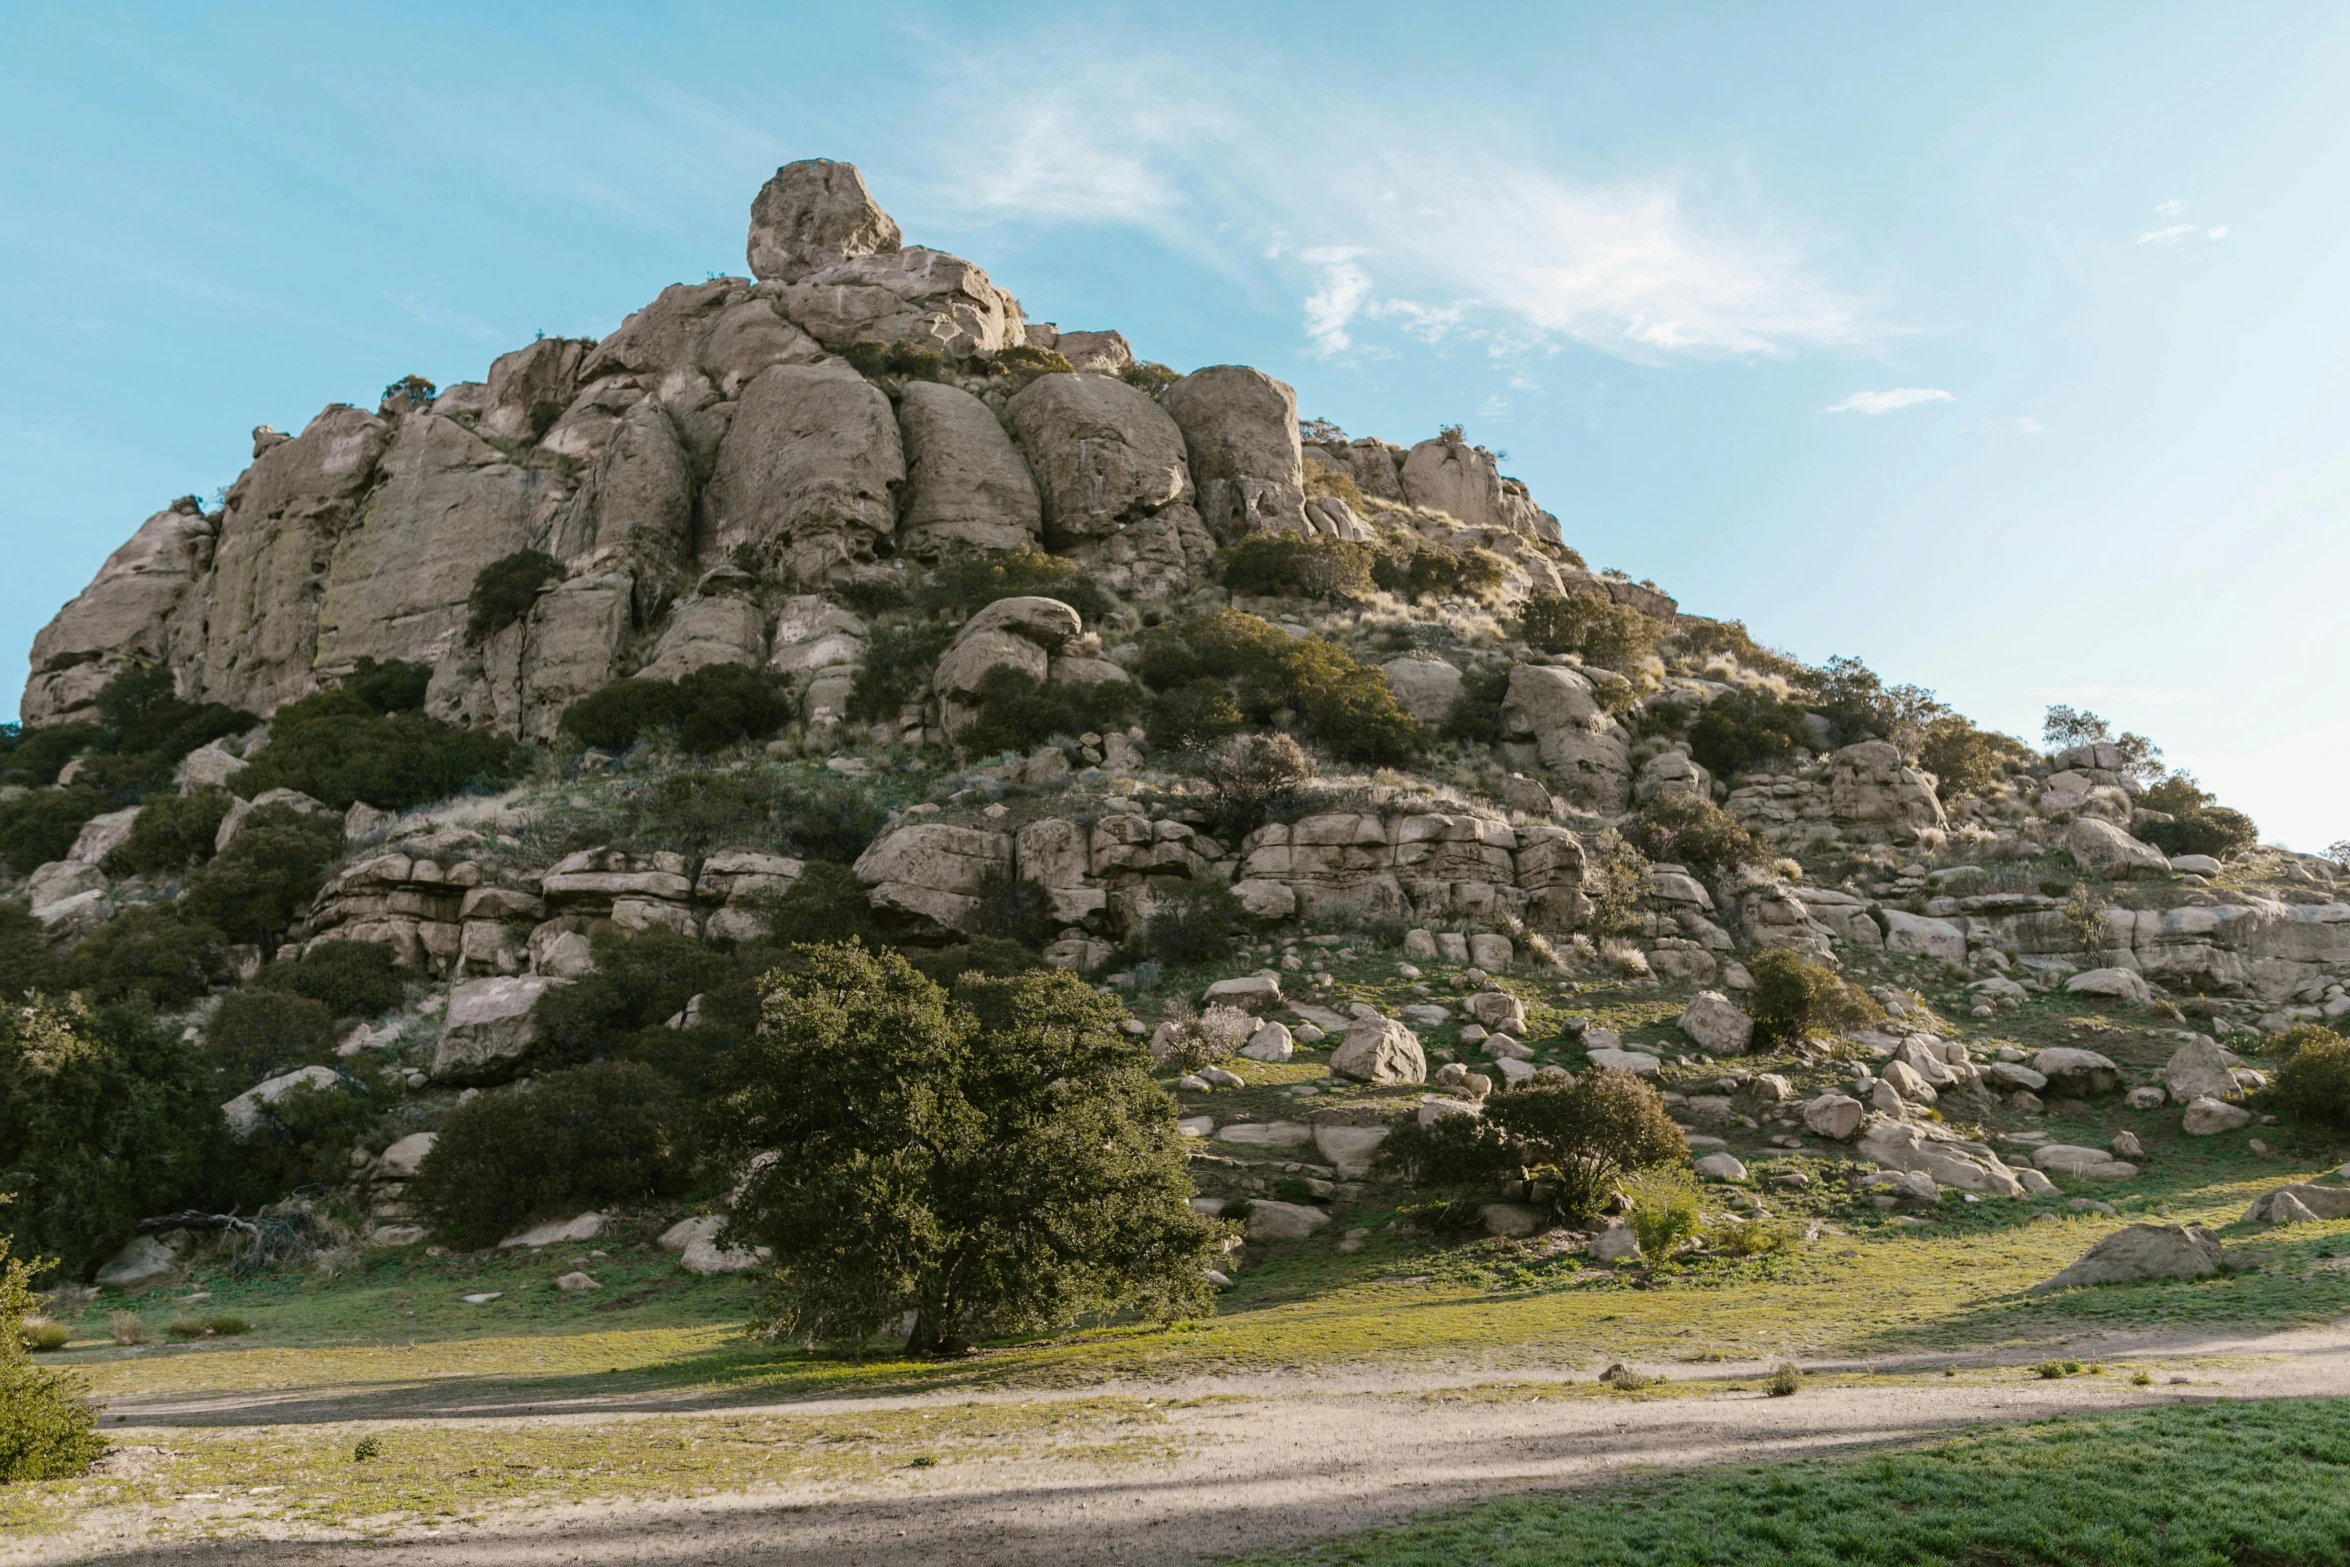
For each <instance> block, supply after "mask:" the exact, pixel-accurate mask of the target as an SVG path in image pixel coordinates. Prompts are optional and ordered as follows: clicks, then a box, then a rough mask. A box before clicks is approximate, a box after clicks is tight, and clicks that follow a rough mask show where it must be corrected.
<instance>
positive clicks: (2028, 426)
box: [1958, 414, 2048, 435]
mask: <svg viewBox="0 0 2350 1567" xmlns="http://www.w3.org/2000/svg"><path fill="white" fill-rule="evenodd" d="M1958 433H1959V434H1961V435H2046V434H2047V433H2048V426H2046V425H2044V424H2042V423H2041V422H2040V421H2039V420H2037V419H2035V418H2033V417H2032V416H2031V415H2030V414H2017V415H2014V416H2013V417H2011V418H2004V419H1969V420H1968V421H1967V422H1966V423H1964V424H1962V425H1960V426H1959V427H1958Z"/></svg>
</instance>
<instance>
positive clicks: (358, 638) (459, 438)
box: [317, 413, 554, 669]
mask: <svg viewBox="0 0 2350 1567" xmlns="http://www.w3.org/2000/svg"><path fill="white" fill-rule="evenodd" d="M380 477H381V480H382V482H381V483H380V484H379V485H378V486H377V488H376V490H375V492H374V494H373V495H372V496H371V497H370V498H369V501H368V507H367V523H366V526H364V527H360V528H354V529H352V530H350V531H349V532H347V533H345V534H343V535H342V537H341V538H340V539H338V540H337V541H336V544H335V548H334V554H333V557H332V558H331V560H330V562H329V564H328V566H327V572H326V590H325V593H324V595H323V596H322V598H321V599H320V601H319V605H318V619H317V625H318V653H317V658H318V663H319V664H320V666H321V667H324V668H332V669H348V668H350V667H351V666H352V665H353V664H355V663H357V662H358V661H359V660H360V659H362V658H373V659H376V660H377V661H379V662H390V661H392V660H395V659H403V660H408V661H411V662H414V663H420V664H433V663H437V662H438V661H439V659H440V657H441V655H442V654H443V653H445V652H447V651H448V649H449V648H450V646H451V645H452V644H454V643H455V642H456V640H457V638H458V635H459V633H460V632H461V631H462V630H463V629H464V626H465V623H466V617H467V613H468V611H467V600H468V599H469V598H470V597H471V595H472V593H473V583H474V579H475V578H476V577H478V576H480V575H481V569H482V568H483V567H484V566H487V565H489V564H490V563H491V562H492V561H495V560H499V559H501V558H503V557H505V556H507V555H511V554H513V553H514V552H515V551H516V550H519V549H521V548H523V547H524V546H525V545H526V544H528V543H529V542H530V537H531V532H532V524H533V522H534V521H535V520H536V519H537V518H538V517H539V516H540V515H541V513H542V511H543V510H544V506H545V502H546V500H547V499H548V496H549V493H550V484H551V481H552V480H553V478H554V475H553V473H552V472H551V471H550V470H548V469H544V468H525V467H521V466H519V465H517V464H515V463H512V462H509V461H508V460H507V459H506V456H505V454H504V453H503V452H500V451H499V450H498V449H497V448H496V447H495V446H492V445H491V444H490V443H489V442H487V441H485V440H483V439H482V438H481V437H480V436H478V435H475V434H474V433H473V432H472V431H470V430H468V429H466V428H465V427H464V426H463V425H461V424H459V423H457V421H456V420H454V419H444V418H441V417H440V416H439V415H437V414H431V413H411V414H406V415H403V416H402V417H401V418H400V420H399V422H398V428H397V430H396V432H395V433H394V435H393V437H392V442H391V445H390V446H389V447H388V448H386V450H385V452H384V455H383V460H382V463H381V465H380Z"/></svg>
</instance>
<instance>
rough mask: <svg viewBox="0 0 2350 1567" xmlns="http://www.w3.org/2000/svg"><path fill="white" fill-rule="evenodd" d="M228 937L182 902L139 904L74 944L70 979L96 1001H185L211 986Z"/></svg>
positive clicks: (157, 1004) (152, 1003)
mask: <svg viewBox="0 0 2350 1567" xmlns="http://www.w3.org/2000/svg"><path fill="white" fill-rule="evenodd" d="M227 941H228V938H227V937H225V936H223V935H222V934H221V933H220V931H219V930H218V929H216V928H215V927H213V926H211V925H207V924H205V923H203V922H202V921H200V920H195V919H191V918H189V917H188V914H187V911H186V910H185V909H184V908H183V907H182V906H181V905H180V904H177V903H141V904H135V905H133V906H132V907H130V908H127V909H125V910H123V911H122V912H121V913H120V914H117V915H116V916H115V917H114V918H113V919H111V920H109V921H107V922H106V924H105V925H103V926H101V927H100V928H99V929H98V930H97V931H96V932H95V933H94V934H93V935H91V936H90V937H89V939H87V940H86V941H84V942H83V943H82V944H81V945H80V946H78V947H76V948H74V950H73V956H72V957H71V958H70V959H69V960H68V961H67V963H66V979H67V982H68V983H69V984H70V985H71V986H72V987H73V988H74V989H75V990H77V991H81V992H83V993H85V994H87V995H88V996H89V997H90V998H91V999H92V1000H94V1001H101V1002H105V1001H122V1000H127V999H129V998H132V997H136V998H138V999H139V1000H141V1001H144V1002H145V1003H146V1004H147V1005H148V1006H151V1007H184V1006H186V1005H188V1004H189V1003H190V1002H193V1001H197V1000H200V999H201V998H202V997H203V995H204V993H205V992H206V991H207V990H208V989H210V988H211V986H212V982H213V977H214V976H215V975H217V974H218V973H220V972H221V970H222V968H223V966H224V965H225V963H226V960H227V954H226V953H225V952H224V951H223V950H222V949H223V948H224V947H225V946H226V945H227Z"/></svg>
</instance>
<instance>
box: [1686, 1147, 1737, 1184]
mask: <svg viewBox="0 0 2350 1567" xmlns="http://www.w3.org/2000/svg"><path fill="white" fill-rule="evenodd" d="M1697 1173H1698V1174H1699V1175H1702V1176H1704V1177H1705V1178H1706V1179H1707V1180H1709V1181H1744V1180H1745V1179H1746V1165H1745V1164H1744V1163H1743V1162H1742V1161H1741V1160H1740V1159H1739V1158H1738V1157H1737V1156H1736V1155H1734V1154H1727V1153H1709V1154H1707V1155H1706V1156H1705V1157H1704V1158H1702V1159H1700V1160H1698V1161H1697Z"/></svg>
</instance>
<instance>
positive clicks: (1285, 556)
mask: <svg viewBox="0 0 2350 1567" xmlns="http://www.w3.org/2000/svg"><path fill="white" fill-rule="evenodd" d="M1373 559H1374V557H1373V556H1372V554H1371V552H1370V551H1369V550H1367V549H1365V548H1363V547H1362V546H1361V545H1360V544H1347V543H1343V542H1341V541H1339V540H1336V539H1324V538H1318V537H1315V536H1313V535H1311V534H1302V533H1258V534H1252V535H1250V536H1249V537H1248V538H1245V539H1242V540H1241V541H1240V542H1239V543H1238V544H1235V545H1233V546H1232V547H1231V548H1230V549H1228V550H1225V551H1224V552H1223V555H1222V556H1221V558H1220V559H1219V560H1218V561H1217V578H1216V580H1217V581H1219V582H1221V583H1223V584H1224V586H1225V587H1227V588H1229V589H1231V590H1232V591H1233V592H1235V593H1245V594H1248V595H1250V596H1252V597H1258V598H1310V599H1328V598H1341V597H1347V598H1352V597H1367V596H1368V595H1369V594H1370V592H1371V588H1372V583H1371V563H1372V560H1373Z"/></svg>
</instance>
